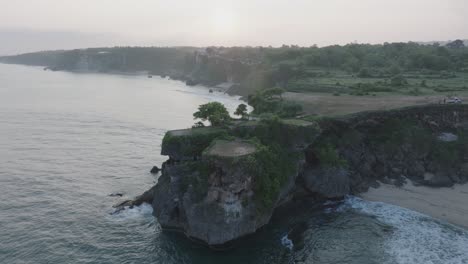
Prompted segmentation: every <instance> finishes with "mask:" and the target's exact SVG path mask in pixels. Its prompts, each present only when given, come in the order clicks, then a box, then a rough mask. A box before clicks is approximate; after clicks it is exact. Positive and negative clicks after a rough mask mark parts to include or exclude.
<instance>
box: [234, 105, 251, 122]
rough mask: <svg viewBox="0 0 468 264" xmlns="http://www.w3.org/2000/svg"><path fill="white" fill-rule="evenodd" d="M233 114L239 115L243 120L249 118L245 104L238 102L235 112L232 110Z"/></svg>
mask: <svg viewBox="0 0 468 264" xmlns="http://www.w3.org/2000/svg"><path fill="white" fill-rule="evenodd" d="M234 114H235V115H236V116H240V117H241V119H243V120H248V119H249V113H248V111H247V105H246V104H240V105H239V106H238V107H237V109H236V112H234Z"/></svg>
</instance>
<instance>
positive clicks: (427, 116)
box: [307, 105, 468, 193]
mask: <svg viewBox="0 0 468 264" xmlns="http://www.w3.org/2000/svg"><path fill="white" fill-rule="evenodd" d="M321 127H322V129H323V133H322V135H321V136H320V137H319V138H318V139H317V143H315V144H312V145H310V146H309V148H308V150H307V152H308V153H309V154H308V156H309V157H311V158H309V164H310V166H309V167H312V168H315V169H317V168H321V167H324V166H323V165H325V167H326V165H327V164H322V165H320V163H321V162H320V160H317V150H320V149H321V148H323V144H320V142H328V144H329V145H328V146H329V147H330V146H331V147H332V149H333V150H335V151H336V153H337V155H338V157H339V158H340V159H341V160H342V161H344V163H343V164H342V166H340V167H341V169H342V170H343V171H346V173H347V174H348V177H349V191H350V192H351V193H359V192H363V191H367V189H368V188H369V186H372V185H377V184H378V182H386V183H393V184H396V185H399V184H402V183H403V182H404V181H406V180H411V181H413V182H414V183H415V184H422V185H428V186H434V187H437V186H452V185H453V184H455V183H466V182H467V181H468V152H467V150H468V130H467V129H468V106H466V105H431V106H418V107H409V108H404V109H399V110H391V111H382V112H368V113H360V114H356V115H352V116H347V117H343V118H336V119H327V120H324V121H322V122H321ZM325 163H326V162H325ZM334 175H335V177H337V176H336V175H338V174H337V173H334ZM309 177H310V179H309V181H315V182H316V181H317V180H318V181H320V177H318V176H317V175H314V173H310V174H309ZM315 185H317V184H315Z"/></svg>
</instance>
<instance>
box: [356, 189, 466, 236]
mask: <svg viewBox="0 0 468 264" xmlns="http://www.w3.org/2000/svg"><path fill="white" fill-rule="evenodd" d="M358 196H359V197H361V198H363V199H365V200H369V201H374V202H384V203H388V204H393V205H397V206H400V207H404V208H408V209H411V210H414V211H417V212H419V213H423V214H426V215H429V216H431V217H433V218H436V219H439V220H443V221H446V222H448V223H450V224H453V225H456V226H459V227H461V228H464V229H467V230H468V203H467V200H468V184H465V185H459V184H456V185H454V186H453V187H450V188H431V187H426V186H415V185H413V184H412V183H411V182H410V183H407V184H405V185H404V186H403V187H396V186H394V185H388V184H380V187H378V188H370V189H369V191H367V192H366V193H361V194H360V195H358Z"/></svg>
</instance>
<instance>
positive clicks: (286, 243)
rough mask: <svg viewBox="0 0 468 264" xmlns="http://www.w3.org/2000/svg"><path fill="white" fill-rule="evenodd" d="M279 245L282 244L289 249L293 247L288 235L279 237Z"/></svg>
mask: <svg viewBox="0 0 468 264" xmlns="http://www.w3.org/2000/svg"><path fill="white" fill-rule="evenodd" d="M281 245H283V246H284V247H286V248H287V249H289V250H293V248H294V243H293V242H292V240H291V239H289V238H288V235H285V236H283V237H282V238H281Z"/></svg>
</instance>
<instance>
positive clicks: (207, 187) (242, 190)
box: [125, 106, 468, 246]
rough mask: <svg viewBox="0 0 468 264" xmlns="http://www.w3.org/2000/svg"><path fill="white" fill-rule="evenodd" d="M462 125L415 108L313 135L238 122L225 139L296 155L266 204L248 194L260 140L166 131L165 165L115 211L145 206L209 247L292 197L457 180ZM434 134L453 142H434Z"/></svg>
mask: <svg viewBox="0 0 468 264" xmlns="http://www.w3.org/2000/svg"><path fill="white" fill-rule="evenodd" d="M466 124H468V107H466V106H447V107H441V106H425V107H415V108H409V109H400V110H394V111H388V112H373V113H364V114H358V115H353V116H349V117H345V118H336V119H327V120H324V121H322V122H321V123H320V127H319V128H318V129H317V128H315V127H314V126H312V124H310V123H308V122H304V121H300V122H298V121H297V120H289V121H288V120H286V121H285V120H283V121H282V122H281V124H280V126H279V127H277V129H276V130H275V131H271V130H269V129H268V127H261V126H258V124H256V123H255V122H248V123H246V124H244V125H242V124H241V125H238V126H236V127H234V128H232V130H231V131H230V133H233V134H234V135H235V136H238V137H239V138H241V137H242V138H252V137H255V136H258V135H263V136H265V137H266V138H268V139H269V140H273V141H274V142H276V143H279V144H281V146H283V148H281V150H282V151H287V152H286V157H287V156H289V155H290V154H291V155H293V154H297V153H301V151H302V157H301V158H299V159H297V160H295V161H294V162H293V163H294V164H292V165H293V167H294V168H295V169H294V171H290V173H283V172H282V173H280V175H284V176H285V178H283V179H282V181H281V184H280V186H279V190H275V194H274V195H273V196H271V197H270V198H272V197H273V198H272V199H270V202H269V203H268V206H266V207H265V206H263V207H262V206H261V204H262V202H264V201H265V199H264V200H262V199H261V198H262V195H264V194H262V193H261V190H262V188H259V187H258V182H259V179H261V177H265V175H262V173H260V168H259V167H255V166H256V164H255V163H252V160H255V159H256V158H257V155H258V153H259V148H258V146H259V145H255V144H260V143H258V142H257V143H255V144H253V143H251V142H248V141H242V140H240V139H236V140H232V139H231V141H223V140H216V139H214V138H216V137H217V136H218V135H220V134H221V133H223V131H219V130H213V129H211V128H208V129H199V130H180V131H173V132H169V133H168V136H167V137H166V138H165V142H163V150H162V153H163V154H166V155H168V156H169V160H168V161H167V162H165V163H164V164H163V166H162V174H161V176H160V178H159V181H158V184H157V185H156V186H155V187H153V188H152V189H151V190H150V191H148V192H147V193H145V195H143V196H141V197H139V199H137V200H136V202H135V203H134V202H131V201H130V202H127V203H125V205H126V206H128V205H130V206H131V205H134V204H138V203H141V202H142V201H146V202H148V201H151V202H152V204H153V208H154V214H155V216H156V217H157V218H158V221H159V223H160V224H161V225H162V227H164V228H166V229H177V230H181V231H183V232H184V233H185V234H186V235H187V236H189V237H191V238H195V239H198V240H200V241H203V242H205V243H206V244H208V245H210V246H219V245H223V244H225V243H228V242H230V241H232V240H236V239H238V238H240V237H242V236H245V235H248V234H251V233H254V232H255V231H257V230H258V229H259V228H260V227H262V226H263V225H265V224H267V223H268V221H269V220H270V218H271V215H272V213H273V211H274V210H275V208H276V207H278V206H279V205H280V204H283V203H284V202H286V201H288V200H289V199H290V198H292V197H294V196H295V197H296V198H298V197H299V198H300V197H302V198H304V197H306V196H308V197H313V199H312V200H311V201H314V203H316V202H317V201H318V200H320V199H330V198H340V197H343V196H345V195H348V194H358V193H360V192H365V191H367V189H368V188H369V187H370V186H376V185H378V182H384V183H390V184H395V185H401V184H403V183H404V182H405V181H407V180H408V179H409V180H411V181H413V182H415V183H417V184H423V185H429V186H434V187H438V186H451V185H453V184H454V183H466V182H467V181H468V163H466V162H465V161H466V160H467V159H468V155H467V153H466V151H465V150H467V149H468V142H467V141H466V140H465V138H468V125H466ZM273 132H275V133H273ZM441 133H452V134H453V135H456V137H454V136H450V140H442V139H441V138H440V137H439V136H440V135H441ZM283 135H288V138H284V137H283ZM317 135H318V137H317ZM231 137H232V134H231ZM444 139H445V138H444ZM213 140H214V141H213ZM262 144H263V143H262ZM262 144H260V145H262ZM262 146H265V145H262ZM284 146H287V147H286V148H284ZM260 149H261V148H260ZM276 150H278V149H276ZM289 151H291V153H289ZM270 154H271V153H270ZM263 157H265V156H263ZM270 157H271V156H270ZM283 157H284V156H283ZM285 160H286V159H285ZM284 162H286V161H284ZM288 162H291V161H288ZM275 163H282V161H279V160H275ZM252 164H254V167H253V168H252ZM268 164H270V165H272V164H274V163H268ZM268 172H269V173H271V170H270V171H268ZM286 174H287V175H286ZM267 175H269V174H267ZM273 189H274V188H273ZM150 196H151V198H152V199H149V197H150ZM263 198H265V197H263ZM267 198H268V197H267ZM267 200H268V199H267ZM261 201H262V202H261Z"/></svg>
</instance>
